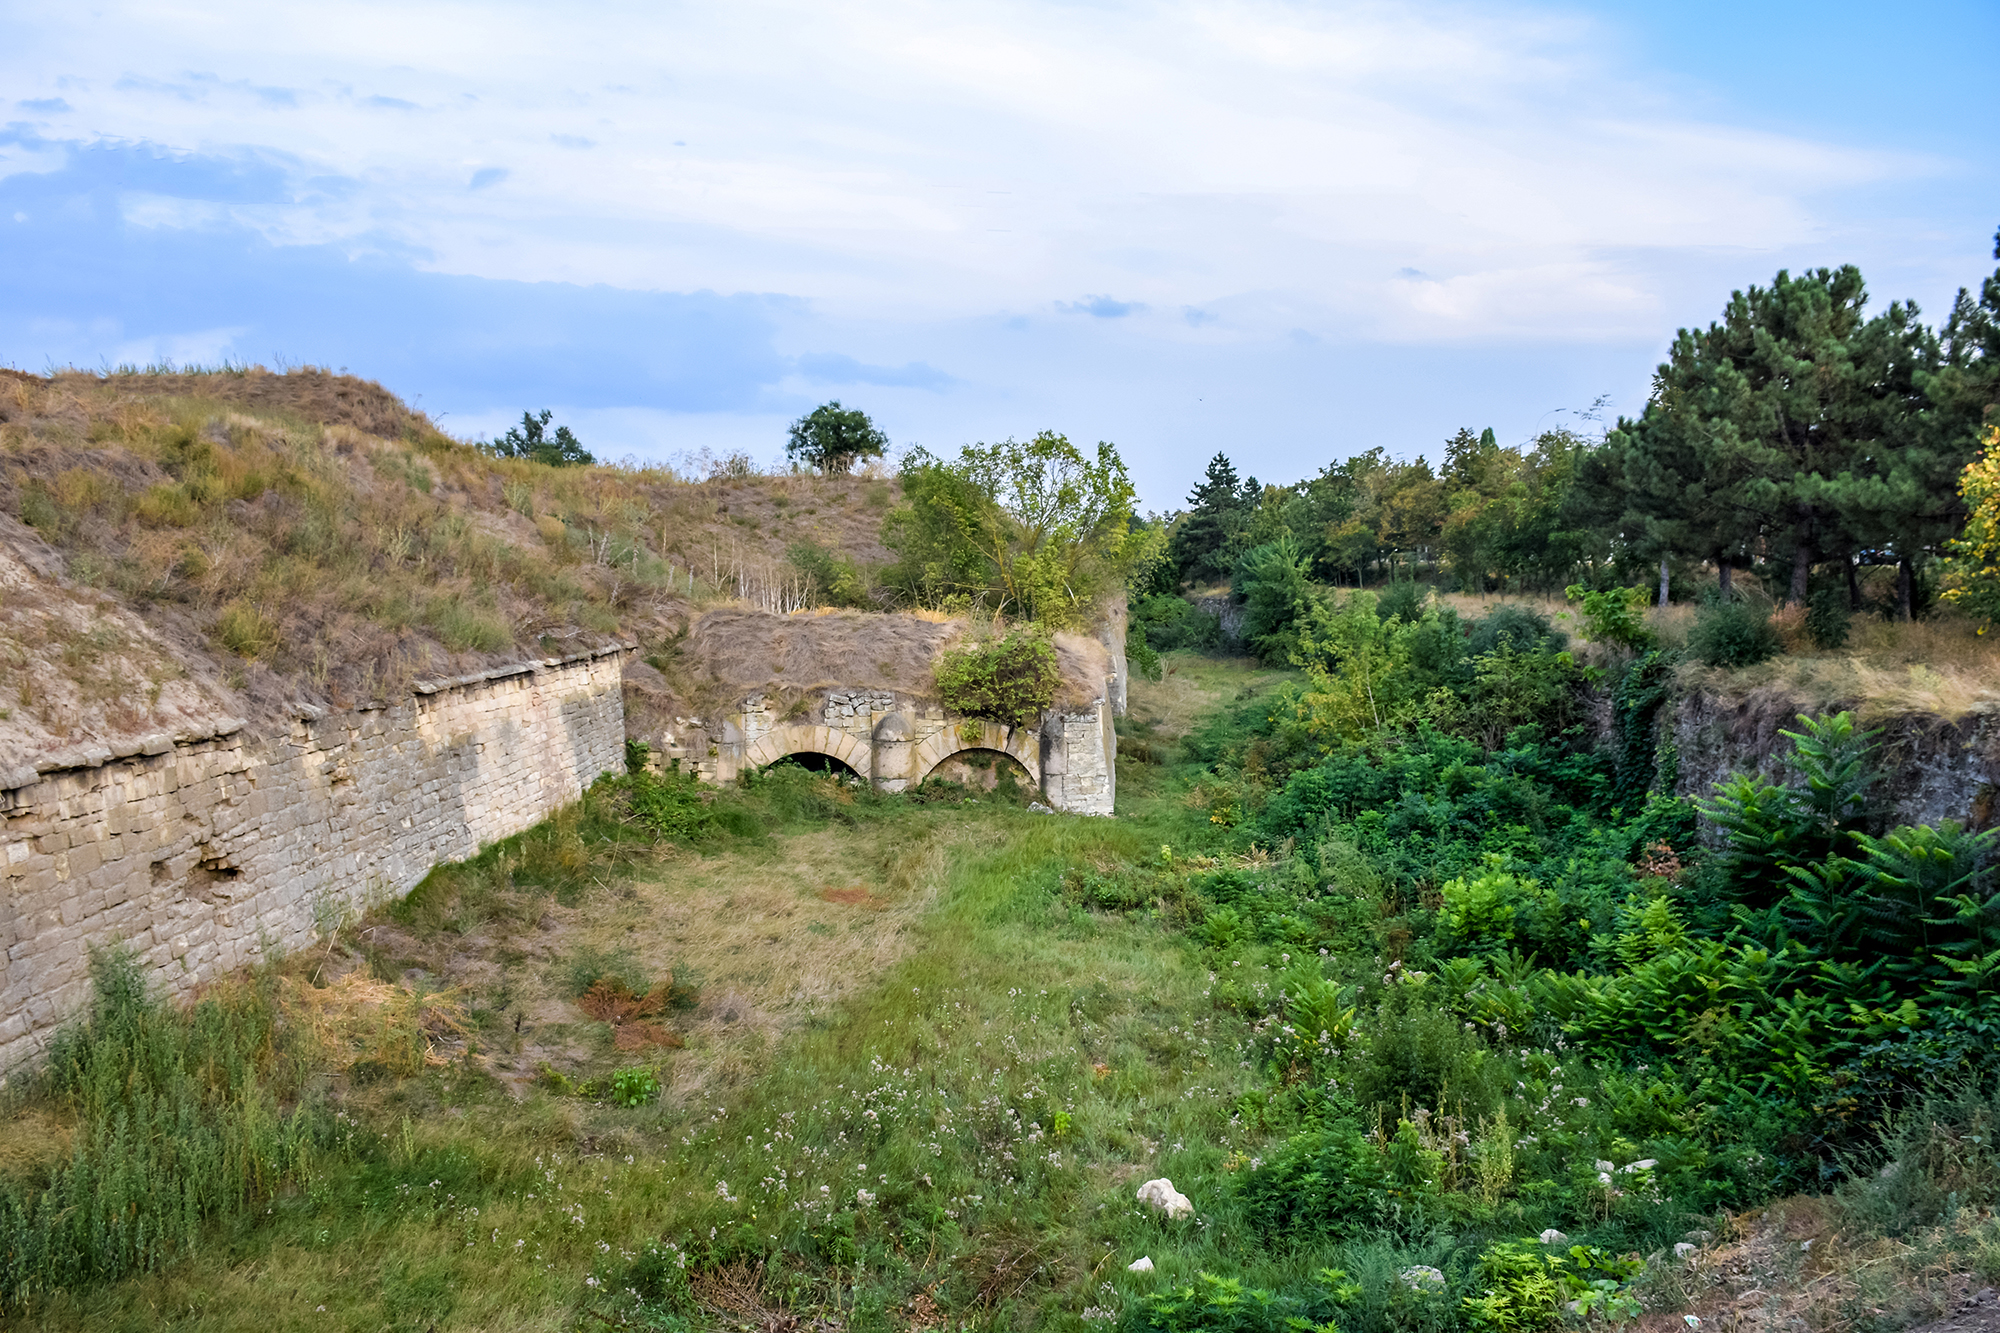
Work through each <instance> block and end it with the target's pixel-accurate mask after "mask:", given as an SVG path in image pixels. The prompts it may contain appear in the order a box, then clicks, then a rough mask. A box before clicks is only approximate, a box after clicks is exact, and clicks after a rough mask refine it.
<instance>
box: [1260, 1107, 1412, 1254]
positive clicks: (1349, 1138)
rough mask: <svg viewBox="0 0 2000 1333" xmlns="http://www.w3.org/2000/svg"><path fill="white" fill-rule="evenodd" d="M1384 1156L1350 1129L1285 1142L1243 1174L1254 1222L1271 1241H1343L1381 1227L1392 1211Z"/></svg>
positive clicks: (1320, 1132) (1332, 1130)
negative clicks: (1307, 1238) (1317, 1237)
mask: <svg viewBox="0 0 2000 1333" xmlns="http://www.w3.org/2000/svg"><path fill="white" fill-rule="evenodd" d="M1385 1182H1386V1176H1385V1169H1384V1165H1383V1162H1382V1155H1381V1154H1380V1153H1379V1152H1377V1151H1376V1149H1375V1147H1374V1146H1373V1145H1372V1144H1370V1143H1369V1142H1368V1140H1367V1139H1365V1138H1363V1137H1362V1136H1361V1134H1360V1133H1359V1132H1357V1131H1356V1130H1354V1129H1353V1128H1351V1127H1348V1126H1340V1127H1336V1128H1332V1129H1325V1130H1316V1131H1312V1132H1308V1133H1305V1134H1300V1135H1296V1136H1294V1137H1293V1138H1291V1139H1289V1140H1287V1141H1286V1142H1285V1143H1284V1144H1283V1145H1282V1146H1281V1147H1280V1148H1279V1149H1278V1150H1277V1151H1276V1152H1274V1153H1273V1154H1272V1155H1271V1158H1270V1160H1268V1161H1266V1162H1265V1163H1264V1164H1263V1165H1261V1166H1258V1167H1256V1168H1254V1169H1252V1170H1250V1171H1246V1172H1244V1173H1243V1176H1242V1179H1241V1183H1240V1185H1239V1189H1240V1191H1241V1193H1242V1196H1243V1202H1244V1208H1245V1214H1246V1216H1247V1217H1248V1218H1249V1220H1250V1224H1251V1225H1252V1226H1254V1227H1255V1228H1257V1230H1258V1231H1259V1232H1260V1233H1262V1234H1263V1235H1265V1236H1267V1237H1270V1238H1272V1239H1288V1238H1289V1239H1303V1238H1306V1237H1310V1236H1328V1237H1332V1238H1336V1239H1338V1238H1340V1237H1345V1236H1354V1235H1359V1234H1361V1233H1363V1232H1365V1231H1367V1230H1370V1229H1372V1228H1374V1227H1376V1226H1379V1225H1380V1224H1381V1222H1382V1220H1383V1217H1384V1216H1385V1214H1386V1212H1387V1209H1388V1196H1387V1194H1386V1193H1385V1192H1384V1191H1385V1188H1386V1185H1385Z"/></svg>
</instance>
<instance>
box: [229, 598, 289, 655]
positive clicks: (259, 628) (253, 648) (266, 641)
mask: <svg viewBox="0 0 2000 1333" xmlns="http://www.w3.org/2000/svg"><path fill="white" fill-rule="evenodd" d="M215 638H216V641H217V642H218V643H220V644H221V645H222V646H223V647H224V648H227V649H228V650H229V651H230V652H232V653H235V654H236V655H237V656H238V657H263V656H266V655H267V654H269V653H270V652H271V651H272V650H273V649H275V648H276V647H277V646H278V627H277V626H276V625H275V624H273V623H272V622H271V620H270V618H269V617H268V616H266V615H264V613H263V612H261V611H259V610H258V609H257V608H256V607H254V606H251V605H250V604H248V603H247V602H231V603H230V604H229V605H228V606H225V607H223V608H222V614H221V615H220V616H217V617H216V620H215Z"/></svg>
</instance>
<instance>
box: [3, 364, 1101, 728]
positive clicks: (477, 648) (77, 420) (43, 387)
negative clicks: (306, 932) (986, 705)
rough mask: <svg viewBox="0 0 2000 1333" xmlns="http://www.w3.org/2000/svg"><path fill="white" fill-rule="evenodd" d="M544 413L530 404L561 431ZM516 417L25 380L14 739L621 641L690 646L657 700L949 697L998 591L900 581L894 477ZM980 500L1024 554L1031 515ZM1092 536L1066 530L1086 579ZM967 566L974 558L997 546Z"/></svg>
mask: <svg viewBox="0 0 2000 1333" xmlns="http://www.w3.org/2000/svg"><path fill="white" fill-rule="evenodd" d="M546 424H547V423H546V422H544V421H542V420H540V419H539V418H537V417H532V416H531V417H529V418H527V425H528V426H529V427H531V428H533V430H532V433H533V434H535V435H537V436H538V437H539V435H540V434H541V433H542V429H541V428H542V427H543V426H545V425H546ZM514 436H519V437H521V441H522V442H521V443H519V444H518V445H517V444H515V443H512V442H511V441H512V439H513V437H511V436H510V437H508V439H506V440H503V441H501V442H499V443H498V444H483V445H482V444H474V443H467V442H463V441H459V440H454V439H452V438H450V437H448V436H447V435H445V434H443V433H442V432H441V431H439V430H438V429H437V428H436V427H435V426H434V425H433V424H432V423H431V422H430V421H429V420H428V419H426V418H425V417H424V416H422V415H421V414H420V413H415V412H412V411H410V410H408V409H407V408H405V407H404V406H403V405H402V404H401V403H400V402H398V401H397V400H396V399H395V398H394V397H393V396H391V395H390V394H388V393H387V392H385V391H384V390H382V389H381V388H380V387H379V386H377V385H373V384H367V383H363V382H361V381H357V380H354V379H351V378H348V377H345V376H336V375H330V374H327V373H325V372H322V371H317V370H311V369H305V370H295V371H291V372H288V373H286V374H272V373H269V372H266V371H263V370H261V369H250V370H243V371H233V370H225V371H218V372H206V373H159V374H154V373H116V374H109V375H102V376H99V375H89V374H81V373H63V374H58V375H55V376H54V377H51V378H42V377H37V376H31V375H24V374H20V373H18V372H7V373H6V375H5V376H4V377H0V586H4V588H5V589H6V595H5V597H4V598H0V751H4V752H5V753H6V754H7V755H9V756H13V757H15V758H18V759H27V760H31V759H32V758H33V757H35V756H37V755H40V754H43V753H47V752H49V751H50V750H52V749H55V748H57V747H59V746H64V745H76V744H79V743H90V742H96V743H100V744H101V743H106V742H116V741H118V740H119V739H121V738H129V737H134V736H140V735H144V734H146V733H149V732H153V731H167V732H174V731H180V730H191V729H197V728H198V727H199V725H200V724H201V723H202V722H203V720H206V721H207V722H208V723H210V724H211V725H212V724H213V722H214V721H215V720H216V719H219V718H223V717H232V716H233V717H237V718H244V719H248V720H250V721H251V722H252V723H253V724H256V725H281V724H282V723H283V722H285V721H286V720H288V719H289V718H291V717H294V716H297V714H298V712H299V711H300V710H301V709H302V708H305V707H307V706H315V705H316V706H329V705H330V706H333V707H345V706H352V705H355V704H359V703H365V702H368V701H381V700H394V699H395V698H398V697H400V696H401V695H402V694H404V693H406V692H407V690H408V688H409V686H410V684H411V683H412V682H413V681H415V680H417V679H420V678H427V677H439V676H449V675H456V674H461V673H464V672H467V671H471V670H475V669H478V668H480V667H482V666H487V665H494V664H498V663H501V662H508V661H517V660H520V659H521V658H522V657H525V656H536V657H540V656H549V655H561V654H567V653H571V652H576V651H580V650H582V649H586V648H591V647H595V646H599V645H603V644H608V643H611V642H615V641H636V642H638V643H640V644H641V645H642V646H643V647H644V648H645V649H646V651H647V655H649V656H651V657H653V658H654V659H655V660H656V661H659V662H662V663H663V664H673V669H671V670H670V671H669V673H668V676H669V679H667V680H662V679H660V678H657V677H649V678H647V679H645V680H643V681H641V682H640V685H641V687H642V691H643V693H644V694H645V699H644V701H643V702H644V705H645V709H646V710H649V712H648V715H649V716H652V715H671V714H672V713H674V712H676V711H681V712H688V711H693V709H694V708H695V707H696V706H697V704H699V706H701V707H710V706H713V705H714V704H716V703H717V702H718V701H720V702H727V701H729V700H731V699H732V698H735V697H740V696H741V695H742V694H743V693H744V692H747V691H749V690H752V689H757V688H765V687H767V686H778V685H791V686H794V687H800V688H802V687H805V686H807V685H820V686H824V685H829V684H842V685H852V686H870V685H872V686H884V687H894V688H902V689H906V690H909V691H911V692H915V693H928V692H930V691H931V690H932V689H933V688H934V681H933V680H932V678H931V676H930V666H931V662H932V660H933V658H934V657H935V655H936V653H937V651H938V650H939V648H940V647H941V646H942V644H944V643H946V642H950V641H952V640H954V639H955V638H956V637H957V636H959V635H960V634H962V633H963V632H964V625H963V619H964V617H965V616H966V615H967V614H968V613H970V612H972V611H973V610H975V609H976V608H977V607H978V605H980V602H979V599H978V598H977V597H976V596H975V595H973V594H972V593H971V592H968V591H967V587H966V585H965V584H964V583H963V581H961V582H959V583H953V584H952V585H950V586H949V587H948V588H945V589H943V591H941V592H940V594H939V597H940V598H949V597H951V596H952V595H954V594H956V600H955V601H954V602H952V604H951V605H949V606H946V607H944V609H943V610H941V611H940V610H937V609H936V608H937V606H938V605H940V602H939V600H938V599H932V600H931V601H929V602H925V601H924V600H923V599H922V598H920V597H917V596H915V595H914V594H911V595H902V594H899V593H898V591H897V587H899V586H900V585H895V586H892V584H893V580H890V579H889V578H888V577H887V576H886V574H885V571H888V570H890V569H892V568H893V567H896V556H895V554H894V553H893V552H892V551H891V550H890V549H888V548H887V547H885V546H884V545H883V543H882V531H883V528H884V524H885V519H886V518H887V517H888V516H889V515H890V513H891V512H892V510H894V511H896V512H901V513H905V514H907V513H910V512H912V511H910V510H909V508H908V506H907V505H905V506H904V508H903V509H901V510H897V501H898V499H899V495H898V487H897V486H896V484H895V483H894V482H893V481H892V480H889V479H886V478H884V477H882V476H880V475H862V476H849V475H846V473H845V470H844V469H829V470H828V473H827V474H815V473H810V472H792V473H786V474H783V475H763V474H760V473H758V472H757V471H756V470H755V469H754V468H753V467H751V466H749V465H748V463H747V461H746V460H743V459H741V458H736V459H730V460H723V461H721V462H715V461H712V460H710V461H708V462H706V463H702V464H700V465H696V464H688V465H685V466H687V468H688V470H689V471H690V472H691V473H695V474H699V475H682V474H681V473H678V472H676V471H674V470H673V469H670V468H665V467H638V466H606V465H595V466H592V465H583V466H575V465H569V466H565V465H563V464H564V463H565V462H567V461H568V460H570V459H571V458H573V457H577V456H580V446H578V447H575V448H569V449H567V451H565V449H564V448H561V447H556V446H553V445H552V446H551V447H550V448H547V449H543V450H541V451H540V452H537V450H536V448H535V446H534V441H532V440H529V439H528V436H527V435H526V434H524V433H523V432H522V431H521V430H518V429H517V430H516V431H515V432H514ZM570 440H571V444H572V445H574V443H575V442H574V437H570ZM545 459H546V460H547V461H542V460H545ZM974 499H975V500H977V499H978V497H977V496H975V497H974ZM979 512H980V513H982V514H986V515H988V518H989V521H988V523H987V527H986V529H985V531H986V532H987V533H988V534H989V535H992V536H996V537H997V538H998V540H999V545H998V547H997V548H996V549H997V551H998V552H999V553H1000V554H1001V555H1002V556H1006V555H1007V554H1008V553H1009V551H1010V550H1011V549H1012V548H1011V547H1010V545H1009V540H1010V534H1011V532H1012V531H1013V529H1012V528H1011V527H1010V526H1009V524H1010V523H1011V520H1009V519H1007V517H1006V515H1005V513H1004V512H1003V511H1002V510H1000V509H998V508H996V507H993V506H992V505H988V506H987V507H986V508H984V509H980V510H979ZM1058 517H1059V516H1058ZM907 524H908V520H907V519H906V520H904V525H905V526H907ZM892 526H893V525H892ZM1058 526H1060V525H1058ZM1072 527H1073V525H1072ZM1078 535H1079V534H1077V533H1076V532H1074V531H1071V530H1069V529H1067V528H1065V529H1063V530H1062V531H1061V532H1059V533H1057V534H1056V537H1057V538H1058V539H1059V540H1058V545H1059V546H1060V549H1061V551H1063V552H1067V553H1068V554H1067V555H1066V556H1065V559H1066V560H1067V561H1068V563H1067V564H1065V565H1064V566H1062V567H1064V568H1070V569H1071V570H1072V572H1074V567H1075V556H1076V554H1077V552H1078V551H1080V550H1082V549H1084V548H1083V547H1082V546H1080V545H1079V542H1078ZM1063 541H1066V542H1067V544H1066V545H1063V544H1061V543H1062V542H1063ZM938 545H939V543H937V542H935V541H934V542H933V543H932V545H931V547H927V548H926V549H927V550H935V549H937V548H938ZM945 546H946V547H948V546H949V543H948V542H947V543H945ZM1051 549H1054V548H1051ZM952 558H953V559H954V560H956V564H954V566H953V568H955V569H956V570H958V571H959V575H960V576H962V579H973V578H976V577H977V576H978V570H979V568H980V566H979V561H980V559H981V558H982V557H981V556H980V555H979V553H978V552H977V551H974V552H973V553H972V554H971V556H970V557H967V556H965V555H964V554H963V553H962V552H961V553H959V554H957V555H955V556H953V557H952ZM905 563H907V561H906V562H905ZM975 591H976V589H975ZM926 605H928V606H931V607H932V608H933V609H932V612H931V613H930V615H929V618H928V619H927V620H926V619H916V618H907V617H898V618H896V619H894V620H887V621H885V620H884V619H882V616H883V613H895V612H899V611H902V610H905V609H922V607H923V606H926ZM833 607H843V608H847V611H846V613H845V614H844V616H843V617H836V618H830V619H824V620H820V621H819V622H818V623H814V620H813V618H811V617H801V616H799V615H798V614H797V613H799V612H802V611H813V610H824V609H828V608H833ZM710 608H723V609H722V610H721V611H719V612H718V614H719V615H720V617H721V618H720V619H718V620H717V622H716V623H715V624H713V625H705V624H703V623H702V619H701V618H702V616H703V614H704V613H705V612H707V611H708V610H709V609H710ZM857 616H858V617H861V618H863V619H867V620H869V621H870V622H871V624H870V626H869V627H866V628H860V629H856V628H853V627H852V626H851V624H850V622H851V621H853V620H854V619H855V618H856V617H857ZM1072 618H1073V617H1072ZM1086 618H1087V617H1086ZM850 641H851V642H850ZM682 648H686V649H687V650H688V651H685V652H683V651H681V649H682ZM753 649H754V651H753ZM1081 651H1082V653H1083V658H1087V657H1089V656H1090V654H1089V652H1088V650H1081ZM1071 657H1076V654H1075V653H1072V654H1071ZM1065 661H1066V663H1067V662H1068V659H1065ZM1071 665H1074V667H1075V670H1073V671H1071V673H1070V674H1072V675H1074V676H1076V677H1077V679H1076V680H1075V681H1074V682H1072V685H1073V688H1072V690H1071V692H1072V693H1084V694H1089V695H1093V696H1094V694H1095V693H1096V692H1099V691H1101V689H1102V682H1103V676H1104V674H1105V673H1104V668H1103V664H1102V662H1101V661H1096V662H1086V661H1084V660H1082V658H1077V660H1076V662H1075V663H1073V664H1071ZM784 672H789V674H788V675H782V677H781V673H784ZM642 674H643V673H642Z"/></svg>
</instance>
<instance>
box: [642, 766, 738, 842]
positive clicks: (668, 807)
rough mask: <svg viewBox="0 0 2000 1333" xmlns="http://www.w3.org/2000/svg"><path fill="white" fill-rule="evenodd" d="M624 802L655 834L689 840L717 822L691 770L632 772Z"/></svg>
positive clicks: (683, 840)
mask: <svg viewBox="0 0 2000 1333" xmlns="http://www.w3.org/2000/svg"><path fill="white" fill-rule="evenodd" d="M630 784H631V785H630V787H629V788H628V795H627V798H626V799H627V804H628V807H629V808H630V810H631V811H632V817H633V818H634V819H636V820H638V821H639V822H640V823H641V824H643V825H645V826H646V828H647V830H648V831H649V832H651V833H652V834H653V836H654V837H656V838H666V839H670V840H675V841H680V842H692V841H693V840H694V839H696V838H699V837H701V836H702V835H703V834H705V833H707V832H709V831H710V830H711V829H713V828H714V827H715V826H716V821H715V812H714V810H713V808H712V807H711V806H710V804H709V802H708V801H707V800H706V799H705V798H704V796H703V794H702V790H701V787H700V785H699V783H698V782H697V781H696V779H695V778H694V776H693V775H692V774H684V773H680V772H673V773H634V774H632V776H631V779H630Z"/></svg>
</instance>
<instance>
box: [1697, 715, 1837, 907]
mask: <svg viewBox="0 0 2000 1333" xmlns="http://www.w3.org/2000/svg"><path fill="white" fill-rule="evenodd" d="M1799 725H1800V730H1798V731H1787V732H1783V733H1781V734H1782V735H1784V736H1785V737H1787V738H1788V739H1789V740H1791V742H1792V754H1791V755H1790V756H1789V758H1788V760H1787V765H1788V767H1789V768H1790V769H1791V771H1792V772H1793V773H1794V774H1795V775H1796V777H1797V779H1798V782H1799V785H1798V786H1796V787H1777V786H1772V785H1771V784H1768V783H1764V782H1760V781H1758V780H1756V779H1755V778H1751V777H1748V776H1745V775H1743V774H1737V775H1735V776H1733V777H1731V778H1728V779H1726V780H1725V781H1723V782H1721V783H1718V784H1717V786H1716V797H1715V799H1714V800H1713V801H1712V802H1697V805H1698V807H1699V808H1700V810H1701V813H1702V814H1703V815H1704V816H1706V817H1707V818H1708V819H1710V820H1712V821H1713V822H1714V823H1715V824H1716V825H1717V826H1718V827H1720V828H1721V829H1722V830H1723V832H1724V833H1725V834H1727V835H1728V838H1729V853H1728V855H1727V856H1726V857H1724V858H1723V860H1722V863H1721V866H1720V872H1721V876H1722V883H1723V885H1724V889H1725V892H1726V893H1727V894H1728V895H1729V896H1730V897H1731V898H1733V899H1735V900H1736V901H1738V902H1742V903H1747V904H1749V905H1751V906H1755V907H1762V906H1765V905H1767V904H1768V903H1770V902H1771V901H1772V900H1773V898H1775V897H1776V896H1778V895H1781V894H1783V893H1784V892H1785V891H1786V889H1787V888H1788V887H1789V884H1790V880H1789V878H1788V876H1790V875H1791V874H1792V873H1793V872H1794V871H1795V870H1797V869H1799V868H1801V867H1806V866H1812V865H1817V864H1820V863H1822V862H1825V861H1827V860H1828V859H1829V858H1833V857H1838V856H1841V855H1842V854H1844V853H1845V852H1847V851H1848V850H1849V849H1850V848H1851V847H1852V846H1853V840H1854V838H1855V836H1856V835H1857V834H1859V833H1860V832H1861V830H1862V828H1863V827H1864V824H1865V811H1866V803H1867V791H1868V788H1869V786H1870V785H1872V784H1873V782H1874V780H1875V775H1874V773H1873V771H1872V769H1871V768H1870V764H1869V757H1870V755H1871V754H1872V753H1873V752H1874V748H1875V747H1874V737H1875V733H1874V732H1868V731H1859V730H1857V729H1856V728H1855V724H1854V715H1853V714H1852V713H1836V714H1834V715H1832V716H1831V717H1825V718H1811V717H1806V716H1805V715H1803V714H1801V715H1800V717H1799Z"/></svg>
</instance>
